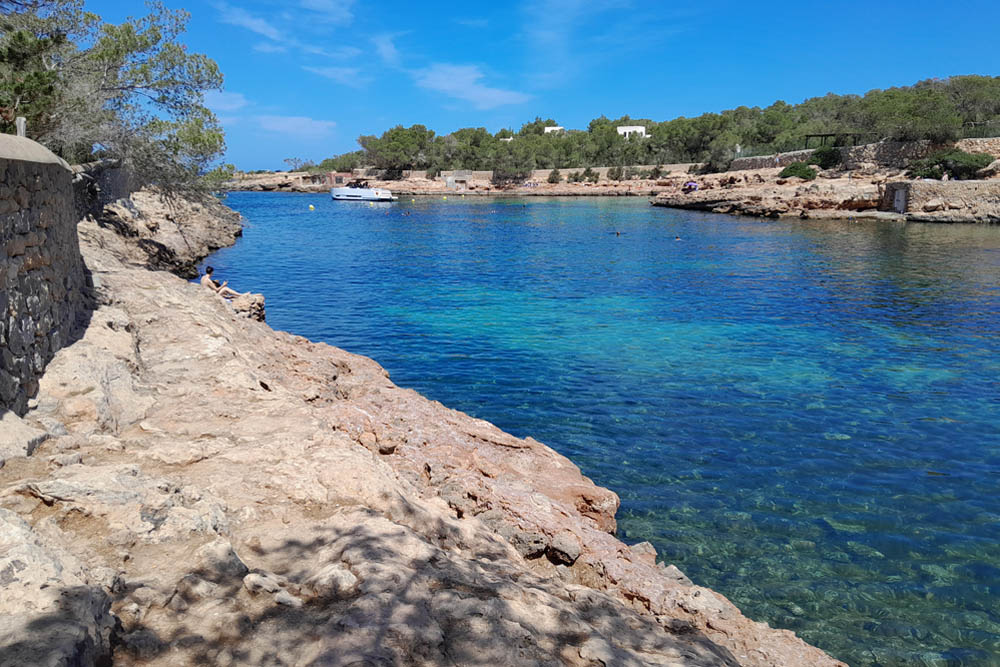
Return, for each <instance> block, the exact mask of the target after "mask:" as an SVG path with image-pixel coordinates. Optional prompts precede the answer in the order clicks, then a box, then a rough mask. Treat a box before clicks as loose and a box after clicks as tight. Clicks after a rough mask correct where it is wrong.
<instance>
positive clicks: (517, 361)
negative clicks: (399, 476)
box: [210, 193, 1000, 666]
mask: <svg viewBox="0 0 1000 667" xmlns="http://www.w3.org/2000/svg"><path fill="white" fill-rule="evenodd" d="M227 203H228V204H229V205H230V206H232V207H233V208H235V209H236V210H238V211H240V212H241V213H243V215H244V216H245V217H246V218H247V220H248V226H247V228H246V230H245V235H244V238H243V239H242V240H241V241H240V242H239V243H237V245H236V246H235V247H233V248H229V249H226V250H222V251H220V252H219V253H217V254H216V255H214V256H213V257H212V258H211V260H210V263H211V264H212V265H213V266H215V267H216V269H217V271H218V273H219V274H220V275H221V276H222V277H223V278H225V279H228V280H229V281H230V284H231V285H232V286H234V287H235V288H236V289H239V290H253V291H257V292H263V293H264V294H265V295H266V296H267V315H268V322H269V323H270V324H271V325H272V326H273V327H275V328H279V329H286V330H289V331H293V332H295V333H298V334H302V335H304V336H307V337H309V338H313V339H318V340H324V341H327V342H329V343H332V344H334V345H337V346H340V347H343V348H345V349H348V350H350V351H352V352H357V353H360V354H364V355H367V356H370V357H373V358H374V359H376V360H377V361H378V362H379V363H381V364H382V365H383V366H385V368H386V369H387V370H389V372H390V373H391V375H392V378H393V380H394V381H395V382H396V383H397V384H399V385H402V386H409V387H413V388H415V389H417V390H418V391H420V392H421V393H423V394H425V395H427V396H429V397H431V398H434V399H437V400H440V401H442V402H443V403H445V404H446V405H449V406H450V407H454V408H457V409H460V410H463V411H465V412H468V413H470V414H473V415H475V416H477V417H481V418H484V419H487V420H489V421H492V422H494V423H496V424H497V425H499V426H500V427H502V428H504V429H505V430H508V431H510V432H512V433H514V434H516V435H520V436H526V435H531V436H533V437H535V438H537V439H539V440H541V441H543V442H545V443H546V444H548V445H550V446H552V447H554V448H556V449H557V450H559V451H560V452H562V453H564V454H566V455H567V456H569V457H571V458H572V459H573V460H574V461H575V462H576V463H577V464H578V465H580V467H581V468H582V469H583V471H584V472H585V473H586V474H587V475H589V476H590V477H592V478H593V479H594V480H595V481H596V482H597V483H599V484H602V485H604V486H608V487H610V488H612V489H614V490H615V491H617V492H618V493H619V494H620V495H621V497H622V509H621V511H620V512H619V527H620V528H619V533H620V535H621V536H622V537H623V538H624V539H625V540H626V541H627V542H629V543H634V542H638V541H642V540H649V541H651V542H653V544H655V545H656V547H657V549H658V551H659V552H660V554H661V558H662V559H663V560H665V561H667V562H672V563H675V564H677V566H678V567H680V568H681V569H682V570H683V571H685V572H686V573H687V574H688V575H689V576H690V577H691V578H692V579H694V580H695V581H696V582H697V583H700V584H704V585H707V586H710V587H712V588H713V589H716V590H718V591H720V592H722V593H724V594H725V595H726V596H728V597H729V598H730V599H732V600H733V601H734V602H735V603H736V604H737V605H738V606H740V608H741V609H743V610H744V612H745V613H747V614H748V615H749V616H751V617H752V618H755V619H757V620H764V621H767V622H768V623H770V624H771V625H772V626H777V627H784V628H790V629H792V630H794V631H795V632H796V633H798V634H799V635H800V636H802V637H803V638H805V639H806V640H807V641H809V642H811V643H814V644H816V645H818V646H820V647H822V648H824V649H826V650H827V651H829V652H830V653H832V654H833V655H835V656H837V657H839V658H841V659H843V660H846V661H847V662H849V663H850V664H852V665H886V666H888V665H1000V336H998V332H1000V228H996V227H992V228H991V227H974V226H940V225H939V226H932V225H916V224H910V225H894V224H885V223H883V224H868V223H847V222H808V221H796V222H775V221H769V222H762V221H757V220H750V219H739V218H732V217H727V216H715V215H703V214H695V213H689V212H682V211H671V210H668V209H660V208H652V207H650V206H648V204H647V203H646V202H645V201H644V200H639V199H603V200H597V199H534V198H533V199H530V200H525V201H520V200H484V199H478V198H476V199H472V198H467V199H456V198H454V197H452V198H450V199H449V200H448V201H446V202H445V201H441V200H431V199H420V200H417V202H415V203H411V202H410V201H409V199H408V198H407V199H404V201H401V202H399V203H397V204H395V205H391V206H388V205H376V206H373V207H369V206H367V205H364V204H355V203H343V202H341V203H334V202H332V201H330V199H329V197H328V196H326V195H289V194H271V193H234V194H232V195H230V197H229V199H228V201H227ZM309 204H313V205H315V207H316V209H317V210H315V211H313V212H309V211H308V210H307V209H308V205H309ZM615 231H620V232H621V235H620V236H619V235H616V234H615ZM677 236H680V237H681V240H680V241H677V240H675V237H677Z"/></svg>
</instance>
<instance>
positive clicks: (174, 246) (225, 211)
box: [91, 190, 243, 278]
mask: <svg viewBox="0 0 1000 667" xmlns="http://www.w3.org/2000/svg"><path fill="white" fill-rule="evenodd" d="M94 218H95V220H96V222H97V225H98V226H99V227H101V228H104V229H109V230H111V231H113V232H115V235H116V236H118V237H120V238H119V239H113V238H112V237H110V236H108V235H105V236H104V237H103V238H105V239H106V240H107V239H110V240H111V241H112V242H114V243H115V245H116V248H117V250H118V255H119V256H120V257H121V258H122V259H123V260H125V261H127V262H131V263H135V264H138V265H141V266H146V267H148V268H151V269H154V270H161V271H170V272H171V273H176V274H177V275H179V276H181V277H184V278H195V277H197V276H198V271H197V268H196V267H197V264H198V262H200V261H201V260H202V259H204V258H205V257H207V256H208V255H209V254H211V253H212V252H214V251H215V250H218V249H219V248H224V247H226V246H230V245H232V244H233V243H234V242H235V241H236V239H237V238H239V237H240V236H241V235H242V234H243V223H242V222H241V220H240V214H239V213H236V212H235V211H233V210H231V209H229V208H226V207H225V206H223V205H222V204H221V203H220V202H219V201H217V200H215V199H214V198H211V197H206V198H204V199H201V200H198V201H188V200H184V199H170V200H168V199H165V198H163V197H162V196H161V195H160V194H159V193H158V192H156V191H155V190H140V191H139V192H134V193H132V195H131V196H130V197H129V198H128V199H119V200H117V201H115V202H113V203H110V204H108V205H106V206H104V208H103V210H102V211H101V212H100V213H99V214H97V215H96V216H94ZM91 236H92V237H93V234H92V235H91ZM93 238H95V239H96V238H99V237H93Z"/></svg>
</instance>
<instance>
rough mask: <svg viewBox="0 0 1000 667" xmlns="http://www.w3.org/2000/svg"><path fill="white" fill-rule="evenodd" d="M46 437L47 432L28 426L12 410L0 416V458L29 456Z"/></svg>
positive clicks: (47, 435)
mask: <svg viewBox="0 0 1000 667" xmlns="http://www.w3.org/2000/svg"><path fill="white" fill-rule="evenodd" d="M48 438H49V434H48V433H47V432H45V431H42V430H39V429H37V428H32V427H31V426H28V425H27V424H26V423H25V422H24V420H23V419H21V418H20V417H18V416H17V415H15V414H14V413H13V412H4V413H3V415H2V416H0V460H3V459H9V458H11V457H14V456H31V455H32V454H34V453H35V450H36V449H37V448H38V446H39V445H40V444H42V443H43V442H45V441H46V440H48Z"/></svg>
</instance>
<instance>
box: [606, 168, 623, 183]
mask: <svg viewBox="0 0 1000 667" xmlns="http://www.w3.org/2000/svg"><path fill="white" fill-rule="evenodd" d="M623 178H625V170H624V169H622V168H621V167H611V169H608V180H609V181H620V180H622V179H623Z"/></svg>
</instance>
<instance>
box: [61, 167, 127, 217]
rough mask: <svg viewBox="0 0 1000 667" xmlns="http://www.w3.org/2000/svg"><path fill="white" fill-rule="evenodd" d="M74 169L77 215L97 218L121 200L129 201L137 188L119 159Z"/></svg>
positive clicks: (74, 196)
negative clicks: (106, 207)
mask: <svg viewBox="0 0 1000 667" xmlns="http://www.w3.org/2000/svg"><path fill="white" fill-rule="evenodd" d="M70 169H72V170H73V198H74V203H75V206H76V216H77V218H78V219H83V218H85V217H86V216H88V215H93V216H96V215H98V214H99V213H100V212H101V210H102V209H103V208H104V207H105V206H107V205H108V204H111V203H113V202H116V201H118V200H119V199H127V198H128V197H129V196H131V194H132V193H133V192H134V191H135V190H136V189H137V188H135V187H134V186H133V184H132V182H131V179H130V178H129V174H128V171H127V170H126V169H125V168H124V167H122V166H121V163H120V161H118V160H110V159H107V160H100V161H98V162H88V163H86V164H78V165H73V166H72V167H70Z"/></svg>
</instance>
